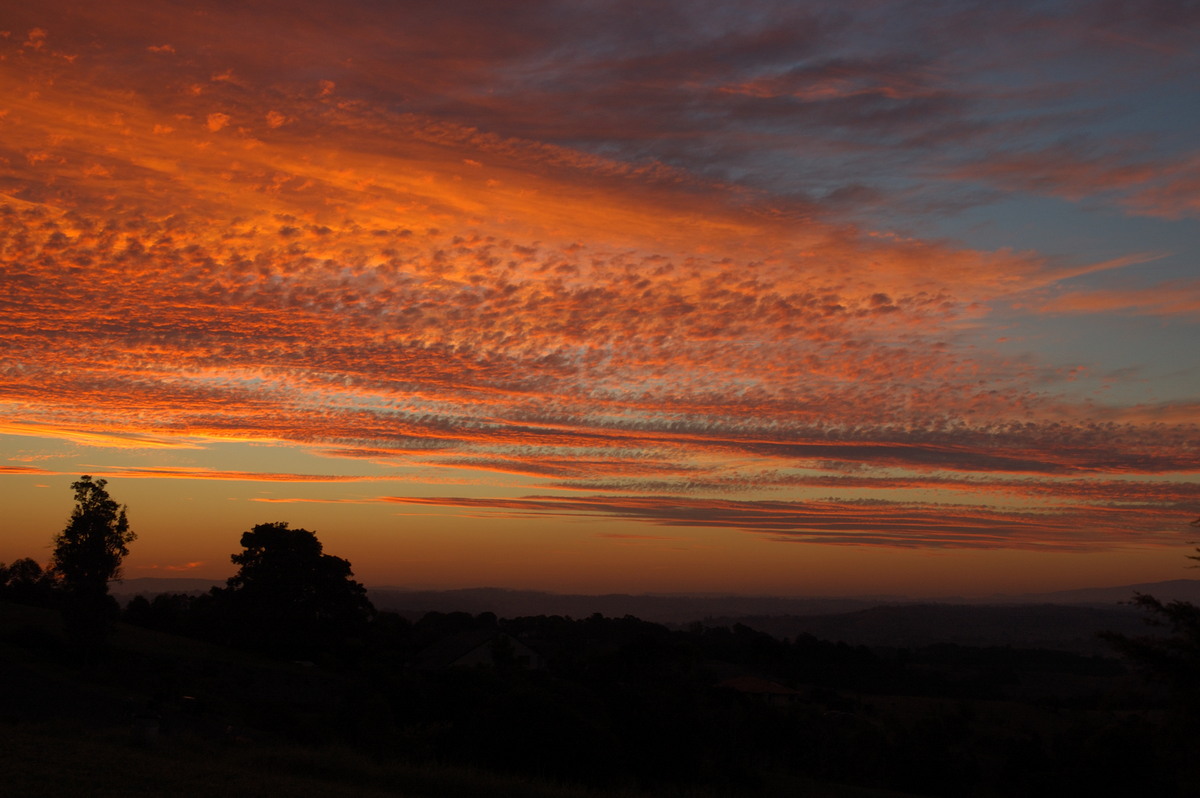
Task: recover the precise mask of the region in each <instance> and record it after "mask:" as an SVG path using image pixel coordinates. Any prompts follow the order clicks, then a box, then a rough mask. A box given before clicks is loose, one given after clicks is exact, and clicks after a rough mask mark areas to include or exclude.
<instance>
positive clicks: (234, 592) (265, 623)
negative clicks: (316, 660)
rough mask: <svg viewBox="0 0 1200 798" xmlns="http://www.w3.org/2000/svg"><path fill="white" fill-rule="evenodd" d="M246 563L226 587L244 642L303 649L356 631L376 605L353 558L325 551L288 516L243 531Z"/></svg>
mask: <svg viewBox="0 0 1200 798" xmlns="http://www.w3.org/2000/svg"><path fill="white" fill-rule="evenodd" d="M241 544H242V548H243V551H242V552H241V553H239V554H234V555H232V556H231V557H230V559H231V560H232V561H233V563H234V564H235V565H237V566H239V570H238V572H237V573H236V574H235V575H234V576H232V577H230V579H229V580H228V581H227V583H226V585H227V586H226V588H225V589H224V590H217V591H214V592H215V594H216V596H217V597H218V598H219V599H220V600H222V601H223V602H224V603H226V605H227V608H228V610H229V611H230V618H231V620H232V621H233V626H232V628H231V629H230V631H231V632H233V633H234V634H235V635H236V636H237V637H240V638H241V640H240V641H239V642H241V643H242V644H244V645H249V646H251V647H254V648H259V649H264V650H268V651H270V652H272V653H276V654H281V655H288V656H299V655H302V654H304V655H307V654H309V653H311V652H312V651H314V650H316V649H320V648H323V647H325V646H328V645H329V644H332V643H335V642H339V641H342V640H344V639H345V638H346V637H349V636H352V635H354V634H356V633H357V632H358V631H359V630H361V629H362V628H363V627H364V626H365V624H366V622H367V621H368V620H369V619H370V618H371V616H372V615H373V614H374V612H375V608H374V607H373V606H372V605H371V602H370V601H369V600H368V599H367V591H366V588H364V587H363V586H362V584H360V583H359V582H356V581H354V580H353V579H352V578H351V577H352V576H353V572H352V571H351V569H350V563H349V562H348V561H346V560H344V559H342V558H341V557H335V556H333V555H331V554H325V553H324V552H323V551H322V546H321V542H320V541H319V540H317V536H316V535H315V534H313V533H312V532H310V531H309V530H307V529H291V528H289V527H288V524H287V523H286V522H275V523H267V524H258V525H256V526H255V527H254V528H253V529H251V530H250V531H248V532H245V533H243V534H242V539H241Z"/></svg>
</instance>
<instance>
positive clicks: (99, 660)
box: [0, 478, 1200, 796]
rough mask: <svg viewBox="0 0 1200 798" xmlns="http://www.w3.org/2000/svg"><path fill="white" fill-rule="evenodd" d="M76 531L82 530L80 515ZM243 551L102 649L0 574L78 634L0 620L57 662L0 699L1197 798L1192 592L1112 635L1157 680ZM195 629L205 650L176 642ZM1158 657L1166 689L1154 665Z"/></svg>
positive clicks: (788, 790) (639, 771) (622, 757)
mask: <svg viewBox="0 0 1200 798" xmlns="http://www.w3.org/2000/svg"><path fill="white" fill-rule="evenodd" d="M75 487H76V490H77V495H79V494H81V492H82V493H83V494H86V495H85V496H84V498H90V499H96V498H97V497H96V495H95V492H96V490H99V491H100V492H103V491H104V483H103V481H100V482H99V484H98V485H97V483H92V482H91V481H90V480H89V479H88V478H84V480H82V481H81V483H76V486H75ZM99 498H100V502H99V504H96V505H95V506H99V507H100V508H101V509H102V510H103V511H104V513H105V519H106V520H104V522H103V523H101V524H98V525H96V524H92V525H91V526H90V527H88V528H91V529H93V530H94V531H95V533H96V534H100V535H105V534H109V535H112V534H114V533H116V532H119V533H120V538H119V539H120V540H121V541H128V540H130V539H131V538H130V536H129V533H128V527H127V525H126V524H124V512H123V508H122V509H121V510H120V511H115V510H114V508H115V504H111V503H106V502H105V501H104V500H106V499H107V494H105V495H104V496H103V497H99ZM80 506H83V505H82V504H80V505H77V510H78V508H79V507H80ZM71 523H72V524H75V525H76V526H77V527H79V528H83V527H85V526H87V524H89V523H91V522H89V521H88V519H87V518H86V517H85V518H84V519H83V520H82V521H80V520H79V517H78V513H77V514H76V515H75V516H73V520H72V522H71ZM81 525H82V526H81ZM115 539H117V538H111V537H110V541H111V540H115ZM77 542H78V541H77ZM75 548H76V550H87V548H86V546H79V545H76V547H75ZM241 548H242V550H241V551H240V552H238V553H235V554H234V555H232V558H231V559H232V561H233V563H234V564H236V565H238V566H239V568H238V572H237V573H236V574H235V576H234V577H232V578H230V579H229V580H228V582H227V583H226V585H225V586H224V587H220V588H214V589H212V590H211V591H209V592H207V593H203V594H199V595H190V594H170V593H168V594H161V595H156V596H153V597H145V596H138V597H135V598H133V599H132V600H131V601H129V602H128V604H127V605H126V606H125V607H124V608H123V609H121V610H120V611H119V620H120V621H123V622H124V623H126V624H128V625H130V626H131V627H142V628H143V629H145V630H153V631H154V632H155V633H160V634H159V638H160V640H161V641H165V642H160V643H157V644H155V645H154V646H151V647H143V648H140V649H137V650H134V649H133V648H124V647H122V645H119V644H117V645H113V646H107V645H105V646H102V647H97V646H96V645H95V643H96V640H97V635H96V634H94V633H84V634H83V636H82V638H76V637H75V635H77V634H78V616H75V618H74V620H73V619H72V618H71V616H70V613H71V612H73V610H72V609H71V607H72V603H71V601H69V600H67V599H66V598H65V597H66V596H68V595H69V591H68V589H67V588H66V587H65V585H64V577H63V574H62V570H61V568H58V567H51V568H47V569H43V568H41V567H40V566H38V565H37V564H36V563H35V562H33V561H32V560H27V559H26V560H18V561H17V562H15V563H12V564H11V565H8V566H2V565H0V599H2V600H3V601H5V602H15V603H24V604H29V605H33V606H40V607H50V608H58V609H59V610H61V611H63V612H64V615H65V616H66V624H65V626H64V629H65V632H66V635H65V637H55V636H53V635H51V634H48V633H47V632H45V630H37V629H31V628H6V629H5V632H4V636H3V638H0V646H8V647H10V649H11V650H13V651H20V652H22V654H21V656H23V657H26V658H29V657H32V658H33V659H31V660H29V661H30V662H34V663H39V662H40V663H43V666H38V667H34V666H32V665H31V666H29V667H28V668H27V669H26V670H25V671H23V672H15V675H11V674H10V675H11V676H12V678H13V679H15V680H16V681H18V682H20V681H21V680H22V679H23V680H24V681H25V682H27V683H28V685H29V686H28V689H27V693H28V694H27V695H26V696H24V697H23V698H22V699H21V700H14V701H10V702H8V703H7V704H5V705H4V706H3V708H2V709H0V713H2V714H0V716H2V717H3V718H4V719H5V720H6V721H8V722H17V721H23V720H29V719H30V718H29V717H28V716H34V717H36V716H37V715H38V713H57V714H60V715H70V714H71V713H73V712H74V713H79V715H80V717H84V716H85V715H86V716H87V717H90V718H92V719H93V721H95V722H99V720H97V719H98V718H101V717H103V718H106V719H107V720H108V721H109V722H111V721H112V718H113V716H115V715H117V714H120V713H123V716H124V718H125V719H126V721H127V722H129V723H143V724H153V728H154V729H156V730H158V731H161V733H162V734H163V735H164V736H171V735H176V736H177V737H178V738H179V739H192V740H197V739H208V740H219V741H221V744H224V745H230V746H251V747H253V746H268V745H274V744H277V743H280V742H284V743H288V744H295V745H304V746H316V747H328V746H331V745H340V746H346V747H349V748H350V749H352V750H355V751H357V752H360V753H361V754H362V755H364V756H368V757H371V758H372V760H373V761H379V762H387V761H397V760H403V761H407V762H436V763H442V764H447V763H450V764H456V765H462V766H469V767H472V768H482V769H485V770H488V771H495V772H506V773H513V774H523V775H528V776H532V777H535V778H538V779H543V780H550V781H554V782H564V783H574V784H582V785H590V786H591V787H592V788H595V789H598V790H610V789H611V790H627V789H640V790H646V791H649V792H650V793H651V794H671V793H677V794H682V793H681V792H679V791H681V790H685V789H693V788H694V789H704V790H707V791H708V792H706V793H704V794H706V795H724V794H728V795H762V796H775V795H794V794H804V793H806V792H812V791H813V785H826V786H828V785H851V786H852V787H853V788H854V789H857V790H860V792H845V793H841V792H837V791H833V792H830V791H829V790H833V789H834V788H833V787H829V789H827V790H825V792H824V793H822V794H827V795H838V794H845V795H859V796H862V795H871V794H878V795H882V794H884V793H872V792H870V791H872V790H888V791H899V792H902V793H904V794H908V795H927V796H975V795H978V796H991V795H1021V796H1064V795H1114V794H1136V795H1155V796H1185V795H1196V794H1200V790H1198V787H1200V763H1198V762H1197V760H1196V759H1195V756H1194V749H1195V745H1196V743H1197V741H1198V740H1200V734H1198V733H1197V728H1198V720H1200V713H1198V712H1197V707H1198V705H1200V702H1197V701H1196V700H1195V696H1196V688H1197V684H1198V683H1200V675H1198V671H1197V665H1198V664H1200V645H1197V641H1200V624H1197V623H1196V622H1195V621H1196V618H1197V617H1198V616H1197V615H1196V612H1195V608H1190V609H1189V607H1190V605H1187V606H1182V605H1179V604H1178V603H1175V604H1171V605H1162V604H1158V603H1156V602H1154V601H1153V600H1143V602H1142V603H1143V604H1144V605H1145V606H1147V607H1148V608H1149V609H1151V610H1158V611H1160V614H1162V615H1164V616H1166V618H1167V620H1168V621H1169V622H1170V629H1169V631H1170V633H1171V634H1168V635H1166V636H1161V635H1160V636H1158V637H1146V638H1138V639H1131V638H1126V637H1122V636H1119V635H1110V639H1111V642H1112V643H1113V645H1114V646H1116V647H1117V648H1118V649H1119V650H1121V651H1122V652H1124V653H1126V654H1127V655H1129V657H1131V659H1130V660H1129V662H1132V663H1135V664H1137V665H1138V666H1139V667H1143V668H1146V669H1147V673H1148V675H1150V676H1151V677H1152V678H1151V680H1149V681H1143V680H1138V679H1136V678H1135V676H1134V672H1133V671H1132V670H1131V669H1130V667H1129V665H1128V664H1126V663H1125V662H1123V661H1122V660H1119V659H1117V658H1114V657H1099V656H1083V655H1079V654H1072V653H1066V652H1061V651H1045V650H1036V649H1034V650H1023V649H1018V648H1012V647H990V648H988V647H969V646H959V645H950V644H942V645H934V646H924V647H920V648H875V649H868V648H866V647H863V646H849V645H846V644H844V643H837V642H830V641H827V640H820V639H817V638H815V637H812V636H810V635H798V636H795V637H791V638H777V637H773V636H771V635H769V634H766V633H764V632H761V631H757V630H755V629H752V628H750V627H748V626H745V625H742V624H733V625H711V624H704V623H694V624H692V625H690V626H687V627H685V628H676V629H671V628H668V627H666V626H663V625H661V624H656V623H650V622H647V621H643V620H640V619H638V618H636V617H633V616H625V617H622V618H610V617H604V616H601V615H599V614H595V615H592V616H590V617H585V618H572V617H564V616H544V615H543V616H530V617H516V618H499V617H497V616H496V615H494V614H492V613H482V614H476V615H472V614H469V613H464V612H450V613H443V612H430V613H427V614H425V615H424V616H422V617H420V618H416V619H409V618H406V617H404V616H402V615H400V614H397V613H394V612H386V611H377V610H376V609H375V608H374V607H373V606H372V605H371V603H370V601H369V600H368V597H367V592H366V590H365V589H364V588H363V586H362V585H361V584H359V583H358V582H356V581H354V580H353V578H352V576H353V574H352V570H351V566H350V563H349V562H347V561H346V560H344V559H341V558H338V557H335V556H333V555H329V554H326V553H325V552H324V551H323V549H322V546H321V544H320V542H319V541H318V540H317V537H316V535H315V534H313V533H312V532H310V531H308V530H305V529H293V528H290V527H289V526H288V524H286V523H282V522H278V523H267V524H259V525H257V526H255V527H254V528H252V529H251V530H249V531H247V532H246V533H244V534H243V535H242V537H241ZM98 550H99V548H94V549H92V551H98ZM111 551H112V549H111V547H110V548H109V549H108V552H109V554H111ZM106 556H109V555H106ZM119 560H120V558H119V557H117V558H116V560H115V564H114V561H113V559H112V558H111V557H110V559H109V560H107V561H106V564H105V565H104V567H105V568H107V569H110V571H111V570H112V569H115V567H116V566H119ZM90 573H95V571H94V570H93V571H91V572H90ZM89 579H93V581H94V577H89ZM89 584H90V583H89ZM94 594H95V590H94V589H92V590H91V591H90V593H89V595H94ZM104 598H105V599H108V597H107V595H105V596H104ZM114 605H115V603H114V602H112V601H111V599H108V601H107V603H105V604H104V606H105V607H107V609H106V610H105V613H106V615H105V617H104V619H102V620H96V621H95V622H96V623H99V624H101V626H102V627H103V629H104V632H105V635H107V634H108V633H109V632H111V631H112V630H114V629H115V630H118V633H117V634H116V635H115V636H114V638H113V639H115V640H116V641H118V643H120V641H121V639H122V633H120V632H119V629H120V628H121V627H119V626H117V625H116V623H115V622H116V621H117V617H115V613H116V611H115V610H114V609H113V606H114ZM91 612H92V615H91V616H90V617H92V618H93V619H96V618H97V616H96V614H95V611H94V610H93V611H91ZM0 617H3V616H0ZM125 628H126V630H127V631H126V632H124V633H123V634H125V635H127V636H132V635H133V630H132V629H130V627H125ZM141 634H146V633H145V632H142V633H141ZM185 638H190V639H192V640H195V641H201V642H200V643H195V644H191V645H192V647H190V648H184V647H181V646H179V645H176V644H171V643H170V642H169V641H170V640H182V639H185ZM80 639H82V640H83V643H81V642H80ZM221 652H230V653H228V654H223V653H221ZM232 652H244V653H243V654H239V655H238V656H233V655H232ZM39 658H40V659H39ZM1164 658H1165V659H1164ZM1163 662H1166V663H1167V664H1168V665H1169V666H1170V674H1171V680H1170V681H1163V680H1162V679H1161V678H1158V677H1157V675H1156V671H1155V668H1156V667H1157V666H1161V664H1162V663H1163ZM64 665H66V666H68V667H71V666H74V667H76V668H81V669H82V670H81V671H80V672H81V673H88V674H93V676H89V677H88V678H94V679H99V680H100V682H102V683H103V684H106V685H110V686H111V685H112V684H117V685H120V686H121V689H123V690H125V691H126V692H127V693H130V694H137V695H139V696H140V697H141V698H140V699H139V700H137V701H135V702H134V704H136V706H134V705H127V706H125V707H124V708H123V709H119V710H118V709H117V708H116V707H115V706H114V705H113V704H112V702H111V700H110V699H95V700H94V701H92V704H96V706H101V705H103V706H102V708H99V709H92V710H89V709H86V707H88V706H91V704H89V703H88V702H87V701H83V700H80V699H78V698H73V697H72V696H74V695H76V694H79V695H82V694H83V692H84V691H83V688H82V687H81V686H80V685H79V684H61V683H53V682H52V681H49V680H50V678H51V677H50V676H47V675H46V674H47V673H51V672H56V673H57V672H60V671H59V670H55V669H60V668H61V667H62V666H64ZM80 678H83V677H80ZM37 685H42V686H41V687H40V688H39V687H37ZM105 689H106V690H107V689H108V688H105ZM105 695H107V693H105ZM89 700H90V699H89ZM105 701H108V703H107V704H106V703H105ZM127 704H128V701H127ZM89 712H90V713H92V714H90V715H88V714H87V713H89ZM314 750H315V749H314ZM847 789H849V788H847ZM862 791H867V792H862ZM434 794H436V792H435V793H434Z"/></svg>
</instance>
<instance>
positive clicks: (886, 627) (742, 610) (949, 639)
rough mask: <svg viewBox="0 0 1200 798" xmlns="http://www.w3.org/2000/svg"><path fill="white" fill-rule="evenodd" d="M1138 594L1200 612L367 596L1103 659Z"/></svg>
mask: <svg viewBox="0 0 1200 798" xmlns="http://www.w3.org/2000/svg"><path fill="white" fill-rule="evenodd" d="M221 585H224V582H219V581H215V580H207V579H190V578H178V579H172V578H156V577H140V578H136V579H127V580H125V581H124V582H122V583H119V584H114V585H113V586H112V593H113V594H114V595H115V596H117V598H118V600H120V601H121V602H122V603H123V602H125V601H128V600H129V599H130V598H132V597H133V596H134V595H139V594H140V595H146V596H153V595H155V594H158V593H193V594H194V593H203V592H206V591H207V590H209V589H210V588H212V587H214V586H221ZM1135 593H1149V594H1151V595H1153V596H1155V597H1157V598H1160V599H1162V600H1178V601H1190V602H1193V603H1197V604H1200V580H1195V579H1176V580H1171V581H1166V582H1153V583H1143V584H1136V585H1123V586H1119V587H1105V588H1087V589H1082V590H1066V591H1058V592H1054V593H1038V594H1026V595H996V596H991V597H987V598H971V599H964V598H949V599H937V600H923V601H922V600H914V599H911V598H903V597H898V596H856V597H846V598H837V597H832V598H831V597H824V598H822V597H809V598H804V597H801V598H788V597H773V596H673V595H630V594H620V593H613V594H606V595H596V596H589V595H574V594H561V593H544V592H539V591H532V590H507V589H504V588H469V589H463V590H404V589H401V588H393V587H375V588H370V589H369V593H368V595H369V597H370V599H371V601H372V602H374V604H375V606H376V607H378V608H379V609H382V610H390V611H393V612H398V613H400V614H402V615H405V616H406V617H409V618H412V619H416V618H420V617H421V616H423V615H424V614H425V613H427V612H431V611H436V612H467V613H470V614H472V615H478V614H480V613H483V612H491V613H495V614H496V615H497V616H499V617H501V618H516V617H520V616H531V615H563V616H570V617H573V618H586V617H588V616H589V615H592V614H595V613H600V614H601V615H605V616H607V617H618V618H619V617H623V616H625V615H633V616H636V617H638V618H641V619H643V620H647V621H654V622H657V623H665V624H675V625H683V624H688V623H692V622H696V621H703V622H708V623H712V624H720V625H732V624H735V623H742V624H745V625H746V626H750V627H752V628H755V629H759V630H761V631H764V632H768V633H770V634H773V635H775V636H778V637H795V636H796V635H799V634H811V635H813V636H814V637H818V638H822V639H826V640H835V641H836V640H841V641H844V642H847V643H850V644H853V645H869V646H920V645H927V644H931V643H960V644H963V645H983V646H988V645H1001V646H1003V645H1011V646H1018V647H1045V648H1056V649H1061V650H1067V651H1076V652H1084V653H1101V652H1106V651H1107V648H1106V647H1105V645H1104V643H1103V642H1102V641H1100V640H1098V639H1097V638H1096V636H1095V633H1096V632H1097V631H1099V630H1102V629H1103V630H1110V631H1115V632H1121V633H1123V634H1131V635H1137V634H1145V633H1147V632H1148V631H1153V630H1152V629H1149V628H1148V627H1146V625H1145V624H1144V622H1143V615H1142V613H1141V612H1140V611H1139V610H1138V609H1137V608H1135V607H1132V606H1130V605H1129V604H1128V603H1127V602H1128V601H1129V600H1130V599H1131V598H1132V597H1133V595H1134V594H1135Z"/></svg>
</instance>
